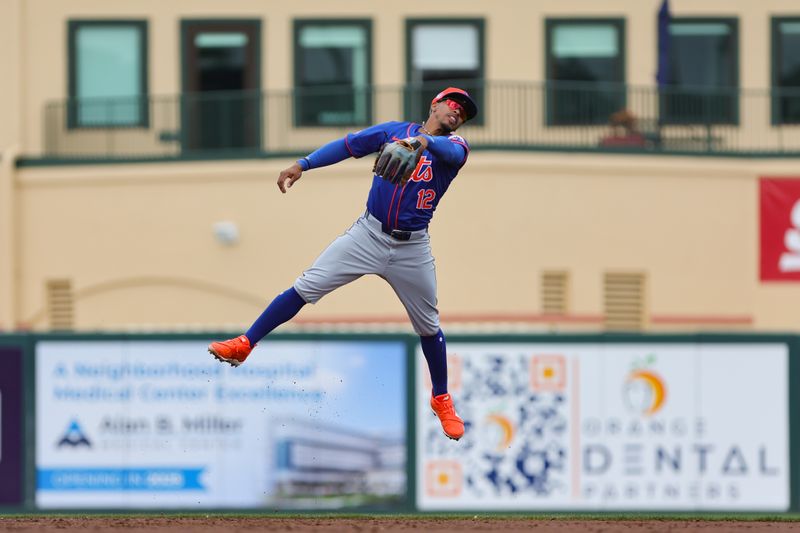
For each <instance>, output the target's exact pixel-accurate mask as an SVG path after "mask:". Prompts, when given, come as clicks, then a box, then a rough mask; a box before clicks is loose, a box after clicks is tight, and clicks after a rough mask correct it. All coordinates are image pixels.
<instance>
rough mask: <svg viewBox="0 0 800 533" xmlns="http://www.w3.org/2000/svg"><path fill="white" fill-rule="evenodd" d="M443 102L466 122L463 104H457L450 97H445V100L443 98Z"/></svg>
mask: <svg viewBox="0 0 800 533" xmlns="http://www.w3.org/2000/svg"><path fill="white" fill-rule="evenodd" d="M443 102H444V103H445V104H447V107H449V108H450V109H452V110H453V111H458V114H459V116H460V117H461V120H463V121H465V122H466V120H467V111H466V110H465V109H464V106H463V105H461V104H459V103H458V102H456V101H455V100H451V99H450V98H447V99H446V100H443Z"/></svg>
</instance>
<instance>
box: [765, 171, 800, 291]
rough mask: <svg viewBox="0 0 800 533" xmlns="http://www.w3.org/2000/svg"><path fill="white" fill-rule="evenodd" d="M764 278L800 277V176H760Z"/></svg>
mask: <svg viewBox="0 0 800 533" xmlns="http://www.w3.org/2000/svg"><path fill="white" fill-rule="evenodd" d="M759 184H760V207H761V214H760V218H761V281H800V178H795V179H769V178H761V180H760V181H759Z"/></svg>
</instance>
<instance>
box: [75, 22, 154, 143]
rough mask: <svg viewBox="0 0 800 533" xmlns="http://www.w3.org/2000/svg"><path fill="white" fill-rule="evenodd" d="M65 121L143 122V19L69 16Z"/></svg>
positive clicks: (88, 124)
mask: <svg viewBox="0 0 800 533" xmlns="http://www.w3.org/2000/svg"><path fill="white" fill-rule="evenodd" d="M68 34H69V58H70V61H69V63H70V64H69V97H70V105H69V106H68V109H69V116H68V124H69V127H71V128H76V127H147V122H148V120H147V118H148V113H147V107H148V106H147V23H146V22H145V21H115V20H104V21H78V20H73V21H70V22H69V32H68Z"/></svg>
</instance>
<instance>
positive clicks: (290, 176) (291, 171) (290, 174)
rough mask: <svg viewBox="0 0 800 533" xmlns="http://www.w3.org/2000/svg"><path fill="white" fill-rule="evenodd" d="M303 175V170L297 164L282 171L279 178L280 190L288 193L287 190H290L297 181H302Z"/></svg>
mask: <svg viewBox="0 0 800 533" xmlns="http://www.w3.org/2000/svg"><path fill="white" fill-rule="evenodd" d="M302 175H303V168H302V167H301V166H300V164H299V163H295V164H294V165H292V166H290V167H289V168H287V169H285V170H282V171H281V174H280V176H278V188H279V189H280V190H281V192H282V193H284V194H285V193H286V189H290V188H291V187H292V185H293V184H294V182H295V181H297V180H299V179H300V176H302Z"/></svg>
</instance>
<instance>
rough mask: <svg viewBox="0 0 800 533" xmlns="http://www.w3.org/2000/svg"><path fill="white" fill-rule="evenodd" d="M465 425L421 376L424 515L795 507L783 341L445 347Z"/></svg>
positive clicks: (419, 466) (421, 503) (422, 372)
mask: <svg viewBox="0 0 800 533" xmlns="http://www.w3.org/2000/svg"><path fill="white" fill-rule="evenodd" d="M448 360H449V368H450V376H449V377H450V385H449V387H450V390H451V392H452V393H453V396H454V399H455V402H456V410H457V412H458V413H459V414H460V415H461V417H462V418H463V419H464V421H465V424H466V433H465V436H464V437H463V438H462V439H461V440H460V441H458V442H453V441H450V440H448V439H446V438H443V436H442V434H441V428H440V427H439V424H438V422H437V420H436V418H435V417H434V416H433V415H432V414H431V413H430V409H429V408H428V407H427V401H428V399H429V397H430V382H429V381H428V380H427V378H426V374H425V369H424V368H420V369H419V370H418V372H417V391H418V393H417V394H418V397H417V405H418V410H417V428H418V431H417V442H416V446H417V450H416V452H417V458H418V463H417V487H416V489H417V490H416V494H417V505H418V507H419V508H420V509H422V510H442V511H444V510H509V511H512V510H544V509H547V510H553V509H564V510H572V509H574V510H664V511H667V510H670V511H677V510H708V511H717V510H719V511H722V510H737V511H742V510H753V511H786V510H787V509H788V508H789V493H790V490H789V478H790V475H789V447H788V439H789V434H788V427H789V420H788V416H789V413H788V383H787V381H788V377H787V376H788V347H787V345H786V344H782V343H763V344H726V343H716V344H715V343H685V344H680V343H670V344H627V343H618V344H590V343H586V344H472V343H453V344H451V345H449V346H448Z"/></svg>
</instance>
